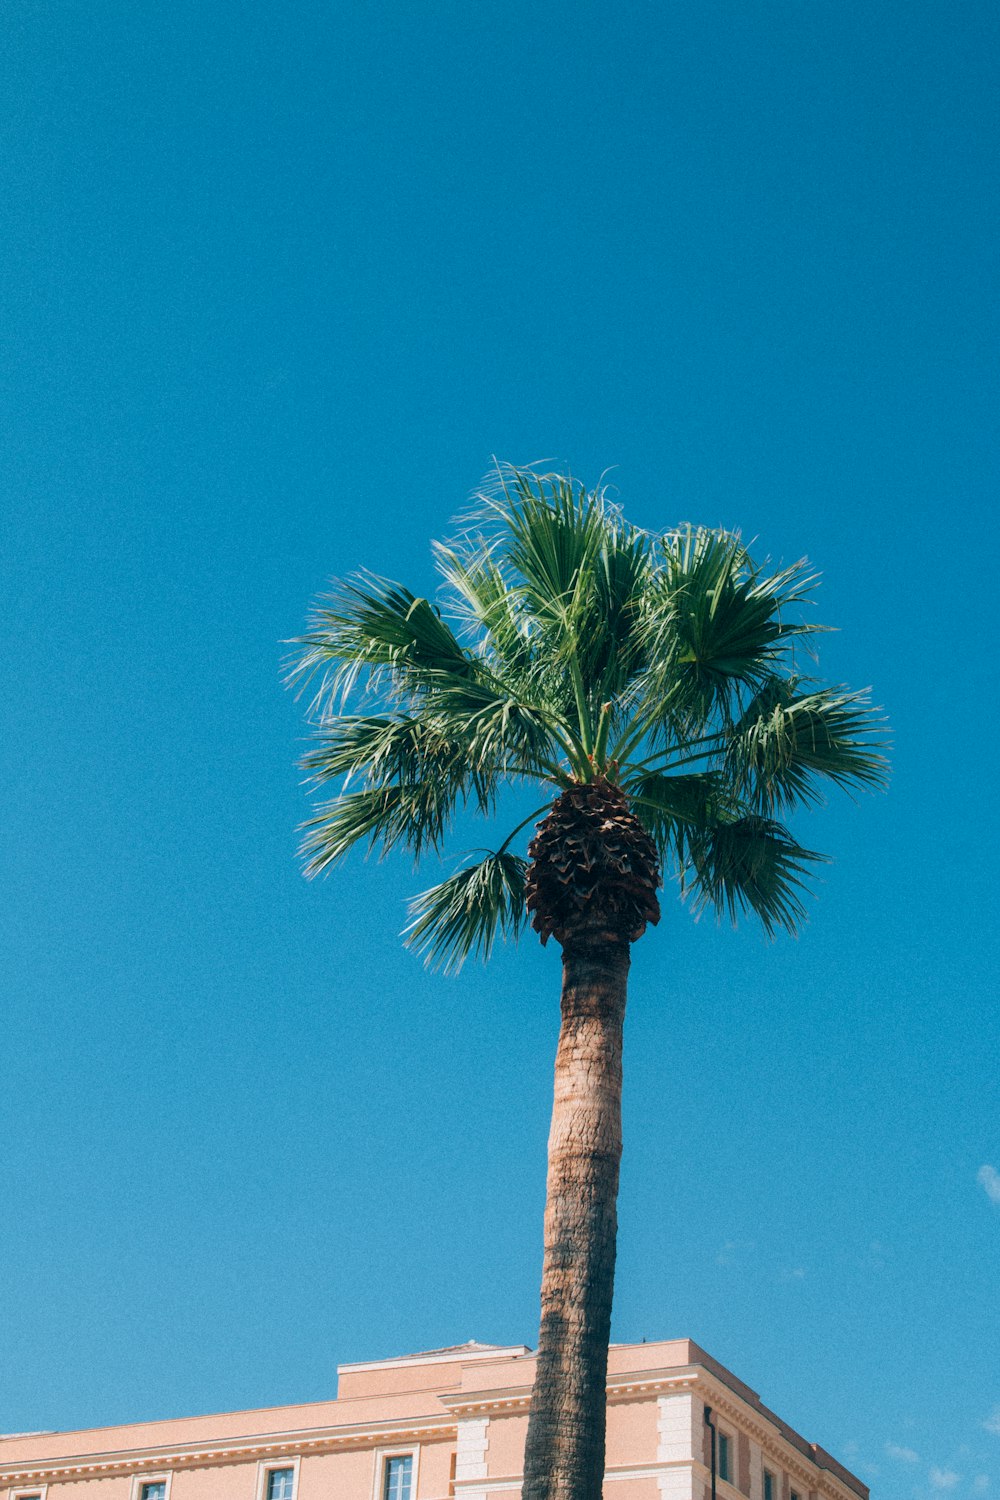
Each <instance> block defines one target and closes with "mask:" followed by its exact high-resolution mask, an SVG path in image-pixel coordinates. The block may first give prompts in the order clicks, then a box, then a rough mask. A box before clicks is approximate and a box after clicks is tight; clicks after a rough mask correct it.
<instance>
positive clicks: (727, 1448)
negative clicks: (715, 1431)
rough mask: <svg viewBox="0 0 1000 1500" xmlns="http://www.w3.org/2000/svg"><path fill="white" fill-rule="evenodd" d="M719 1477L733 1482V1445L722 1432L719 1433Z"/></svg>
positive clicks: (730, 1482)
mask: <svg viewBox="0 0 1000 1500" xmlns="http://www.w3.org/2000/svg"><path fill="white" fill-rule="evenodd" d="M719 1478H720V1479H725V1480H726V1481H727V1483H729V1484H732V1482H733V1445H732V1443H731V1442H730V1441H729V1438H728V1437H727V1436H726V1434H725V1433H724V1432H720V1433H719Z"/></svg>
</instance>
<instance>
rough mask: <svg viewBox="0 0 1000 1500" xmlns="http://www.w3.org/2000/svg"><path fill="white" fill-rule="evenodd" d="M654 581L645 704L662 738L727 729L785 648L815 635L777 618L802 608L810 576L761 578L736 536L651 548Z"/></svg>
mask: <svg viewBox="0 0 1000 1500" xmlns="http://www.w3.org/2000/svg"><path fill="white" fill-rule="evenodd" d="M659 561H660V564H661V567H660V573H659V578H658V580H657V584H656V586H655V587H653V588H652V589H650V590H649V592H648V595H647V599H646V616H645V623H644V628H645V632H646V636H647V652H648V657H649V661H650V668H649V671H648V673H647V675H646V681H645V683H644V684H643V692H644V696H645V697H646V699H647V701H652V702H653V703H655V702H657V701H659V702H660V703H662V705H663V712H662V720H661V722H662V732H663V733H664V734H665V735H666V736H667V737H671V736H677V735H678V734H681V735H683V734H687V733H691V732H692V730H693V731H695V732H697V731H698V729H699V728H700V726H703V725H705V724H706V723H708V722H709V721H710V719H711V718H712V717H713V715H718V716H720V718H721V719H722V720H723V721H724V722H728V721H731V720H732V718H733V717H735V716H737V714H738V712H739V711H741V709H740V700H741V696H743V695H744V694H745V693H746V692H747V691H750V692H752V691H755V690H756V689H757V688H758V687H759V686H760V684H761V683H762V682H763V681H764V680H765V678H766V677H767V676H768V675H769V674H770V673H771V672H772V671H773V670H774V667H775V664H776V663H778V662H780V661H781V660H782V659H783V658H785V657H787V655H788V651H789V647H790V645H791V643H792V642H793V641H794V640H795V639H796V638H797V637H799V636H802V635H807V634H810V633H812V632H813V631H815V630H818V629H820V628H821V627H820V626H818V625H815V624H812V623H804V622H802V621H796V620H789V619H788V618H787V617H786V616H785V614H784V613H783V611H785V610H787V609H788V608H789V607H790V606H792V605H798V604H801V603H802V602H803V601H805V600H806V599H808V598H809V596H810V594H811V592H812V590H813V588H814V587H815V583H816V576H815V575H814V574H812V573H810V572H808V570H807V567H806V564H805V563H804V562H803V563H797V564H795V565H794V566H793V567H790V568H785V569H782V570H780V571H779V572H776V573H771V574H769V573H767V572H765V570H764V569H763V568H762V567H759V566H757V565H756V564H755V563H754V562H753V561H752V559H751V558H750V556H749V554H748V552H747V550H746V548H745V547H744V545H743V543H742V542H741V540H740V538H739V537H738V536H735V535H733V534H731V533H728V532H722V531H709V530H706V529H704V528H701V527H694V526H686V527H683V528H681V529H680V530H678V531H675V532H670V533H668V534H667V535H666V536H664V537H663V538H662V541H661V543H660V552H659Z"/></svg>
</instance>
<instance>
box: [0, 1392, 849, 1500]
mask: <svg viewBox="0 0 1000 1500" xmlns="http://www.w3.org/2000/svg"><path fill="white" fill-rule="evenodd" d="M684 1391H689V1392H691V1393H692V1394H694V1395H696V1396H697V1397H698V1398H699V1399H702V1400H704V1401H705V1402H706V1404H708V1405H710V1406H711V1407H712V1408H713V1410H715V1411H717V1412H719V1413H720V1414H721V1415H722V1416H723V1417H724V1418H725V1417H728V1418H729V1420H730V1421H732V1422H733V1424H734V1425H735V1426H736V1427H737V1428H739V1429H740V1430H741V1431H743V1432H745V1433H747V1434H748V1435H749V1436H750V1437H752V1438H754V1439H755V1441H756V1442H757V1443H758V1444H759V1445H760V1447H761V1449H762V1451H763V1452H764V1454H765V1455H770V1456H771V1457H772V1459H773V1461H774V1463H775V1466H776V1467H777V1466H779V1465H780V1467H781V1468H783V1469H784V1470H785V1471H786V1472H787V1473H788V1474H789V1475H790V1476H792V1477H793V1478H794V1479H796V1480H798V1481H799V1482H800V1484H801V1487H802V1488H803V1489H804V1490H809V1489H812V1490H816V1491H817V1492H818V1493H819V1495H820V1496H822V1497H823V1500H864V1496H863V1495H862V1494H861V1493H860V1492H859V1491H858V1490H856V1489H854V1488H853V1487H852V1486H851V1485H848V1484H847V1483H845V1482H844V1481H843V1480H842V1479H840V1478H839V1476H837V1475H836V1474H834V1473H833V1472H832V1471H831V1470H830V1469H828V1468H826V1467H825V1465H824V1464H823V1462H822V1458H821V1456H820V1455H819V1454H817V1455H816V1456H815V1458H814V1457H812V1456H811V1455H809V1454H805V1453H803V1452H802V1451H801V1450H800V1449H799V1448H798V1447H797V1446H796V1445H795V1444H794V1443H793V1442H791V1441H790V1440H789V1439H788V1438H787V1437H786V1436H785V1434H784V1433H783V1432H782V1431H781V1429H780V1427H779V1426H778V1425H777V1424H776V1422H775V1421H773V1420H771V1418H770V1417H769V1416H768V1415H767V1414H766V1413H765V1412H763V1411H761V1410H759V1409H758V1408H757V1407H756V1406H754V1405H753V1404H751V1403H750V1402H749V1401H747V1400H746V1399H745V1398H744V1397H743V1396H741V1395H740V1394H739V1393H738V1392H736V1391H734V1390H733V1389H732V1388H731V1387H730V1386H729V1385H727V1384H726V1383H725V1382H724V1381H723V1380H722V1379H720V1378H719V1377H718V1376H717V1375H715V1374H714V1373H713V1372H712V1371H710V1370H707V1369H706V1368H705V1366H703V1365H689V1366H686V1367H684V1368H682V1369H674V1370H671V1371H669V1372H664V1371H659V1372H657V1371H638V1372H616V1373H613V1374H611V1375H610V1376H609V1378H608V1404H609V1405H612V1406H615V1405H619V1404H622V1403H624V1402H629V1401H636V1400H641V1399H644V1398H651V1397H657V1396H661V1395H671V1394H677V1393H681V1392H684ZM530 1398H531V1385H530V1384H528V1385H522V1386H506V1387H501V1388H499V1389H494V1390H485V1391H484V1390H480V1391H442V1392H438V1393H437V1399H438V1401H439V1402H440V1404H441V1405H442V1406H443V1407H444V1408H445V1409H446V1412H447V1415H444V1416H440V1415H438V1416H428V1417H413V1418H408V1419H406V1420H403V1421H401V1420H399V1419H398V1418H397V1419H389V1420H385V1421H381V1422H363V1423H352V1424H349V1425H345V1426H339V1427H312V1428H300V1429H296V1430H293V1431H285V1432H270V1433H254V1434H248V1435H246V1436H244V1437H240V1438H231V1439H226V1438H221V1439H219V1438H216V1439H208V1440H205V1441H203V1442H199V1443H187V1444H164V1445H162V1446H156V1447H145V1448H129V1449H118V1450H112V1451H107V1452H103V1453H87V1454H73V1455H68V1456H66V1457H65V1458H58V1459H52V1458H49V1459H45V1460H29V1459H21V1460H16V1461H14V1462H10V1463H4V1462H3V1461H2V1459H0V1485H3V1486H8V1487H14V1488H18V1487H22V1486H24V1485H35V1484H42V1483H46V1482H48V1481H53V1482H57V1481H60V1480H63V1481H65V1480H74V1479H92V1478H97V1477H102V1476H103V1477H112V1476H115V1475H130V1474H136V1473H141V1472H144V1471H150V1470H153V1469H158V1470H159V1469H164V1468H170V1469H182V1468H185V1469H186V1468H205V1467H208V1466H211V1465H223V1464H237V1463H246V1462H251V1461H254V1460H258V1461H259V1460H271V1459H275V1458H287V1457H296V1456H300V1455H305V1454H310V1455H316V1454H323V1453H335V1452H337V1451H339V1450H341V1449H351V1448H366V1447H370V1448H378V1447H384V1446H385V1445H386V1444H387V1443H391V1444H398V1443H409V1442H413V1443H419V1442H422V1441H428V1440H434V1441H444V1440H447V1439H449V1438H452V1439H455V1440H456V1441H457V1437H458V1423H459V1422H460V1421H464V1420H467V1419H469V1418H483V1417H485V1418H491V1417H499V1416H511V1415H515V1414H520V1413H524V1412H527V1410H528V1406H529V1402H530ZM692 1461H693V1462H694V1463H695V1465H696V1467H698V1468H699V1470H700V1468H701V1467H702V1466H700V1465H698V1463H697V1460H695V1459H694V1456H693V1455H692ZM663 1467H664V1468H668V1467H671V1465H669V1464H668V1465H664V1466H663ZM642 1468H643V1472H644V1473H653V1472H657V1473H658V1472H660V1469H661V1466H660V1465H659V1464H656V1465H643V1466H642ZM607 1477H608V1478H609V1479H615V1478H618V1477H621V1478H625V1477H628V1476H627V1475H626V1474H625V1472H624V1471H623V1472H622V1474H621V1475H619V1474H617V1473H616V1471H615V1470H614V1469H613V1468H612V1469H609V1470H608V1475H607ZM520 1482H521V1481H520V1478H519V1477H518V1478H511V1480H510V1481H509V1483H508V1482H506V1481H502V1480H494V1479H490V1480H488V1481H485V1483H484V1481H483V1480H478V1481H477V1480H467V1481H459V1482H458V1483H457V1484H456V1486H455V1489H456V1494H460V1493H462V1492H463V1491H466V1490H468V1491H477V1492H479V1491H482V1490H484V1489H494V1488H495V1489H513V1488H518V1487H519V1485H520ZM736 1493H737V1492H735V1491H734V1494H736Z"/></svg>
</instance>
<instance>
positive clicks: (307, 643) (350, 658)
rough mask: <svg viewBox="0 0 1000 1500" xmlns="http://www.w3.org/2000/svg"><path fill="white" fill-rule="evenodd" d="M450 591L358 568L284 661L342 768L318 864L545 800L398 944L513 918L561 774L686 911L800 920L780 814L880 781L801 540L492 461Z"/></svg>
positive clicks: (501, 928) (498, 928)
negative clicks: (615, 800)
mask: <svg viewBox="0 0 1000 1500" xmlns="http://www.w3.org/2000/svg"><path fill="white" fill-rule="evenodd" d="M434 553H435V559H436V563H437V567H438V570H439V572H440V574H441V579H442V583H441V589H440V593H439V600H438V602H433V601H431V600H429V599H426V598H422V597H419V596H417V595H414V594H413V593H411V592H410V591H409V590H408V589H407V588H405V587H403V586H402V585H401V584H398V583H394V582H391V581H390V580H388V579H385V578H381V577H378V576H377V575H375V574H372V573H360V574H357V575H355V576H353V577H351V578H348V579H345V580H343V581H340V582H338V583H336V584H335V585H334V586H333V590H332V592H331V593H330V594H329V595H328V596H325V597H324V598H322V599H321V600H320V601H319V603H318V604H317V606H316V608H315V610H314V613H313V615H312V617H311V619H310V621H309V628H308V630H307V633H306V634H305V635H304V636H303V637H301V639H300V640H299V641H298V642H296V645H297V647H298V652H297V655H296V658H295V660H294V662H293V664H292V667H291V670H290V673H289V677H290V680H291V681H293V682H295V683H298V684H300V685H304V684H305V683H309V684H311V688H312V694H313V695H312V699H311V703H310V718H311V721H312V724H313V728H314V735H315V739H314V743H313V745H312V747H311V748H310V750H309V751H308V753H307V755H306V756H305V758H304V761H303V765H304V767H305V769H306V770H307V772H308V774H309V776H310V778H311V780H312V782H313V783H314V784H315V786H316V787H317V788H319V789H325V788H327V787H328V786H329V785H330V784H334V785H335V786H336V791H335V793H334V795H333V796H332V797H329V798H324V799H323V800H321V801H320V803H319V805H318V807H317V809H316V812H315V814H314V816H312V817H311V818H310V819H309V820H308V822H307V823H306V824H305V839H304V843H303V855H304V858H305V860H306V870H307V873H309V874H310V875H316V874H321V873H325V872H326V871H327V870H329V869H330V868H331V867H332V866H333V865H335V864H336V863H337V862H338V861H339V860H340V859H342V858H343V856H344V855H345V854H346V853H347V852H348V850H350V849H351V848H352V847H353V846H354V845H356V844H362V845H364V846H367V847H368V848H369V849H372V850H375V851H377V852H378V853H379V854H386V853H388V852H389V851H391V850H393V849H396V848H400V849H406V850H409V851H410V852H411V853H412V854H413V855H414V856H415V857H416V858H417V859H418V860H419V858H420V857H421V856H422V855H424V854H426V853H428V852H431V853H434V854H441V853H443V852H444V850H445V845H446V840H447V837H448V834H449V832H450V831H451V829H452V826H453V823H454V820H455V818H456V816H457V814H458V813H459V812H460V811H461V810H462V809H469V810H471V811H473V812H475V813H478V814H481V815H482V816H483V817H484V818H485V819H486V820H488V821H489V822H490V823H495V821H496V817H497V813H498V803H499V799H500V794H501V791H502V789H503V788H504V787H505V786H506V785H508V784H509V783H511V782H515V783H525V784H530V785H535V786H537V787H538V788H539V789H540V790H541V795H542V798H543V801H542V805H541V806H540V807H539V808H538V809H537V810H536V811H535V812H533V813H532V814H531V815H530V816H529V817H528V818H527V819H525V820H523V821H522V822H521V823H520V824H519V825H518V826H517V827H516V828H514V829H512V830H510V831H509V832H508V831H506V830H503V829H501V833H504V835H505V836H504V837H502V838H497V839H494V840H493V841H491V845H490V847H489V848H488V849H486V850H481V851H477V853H476V857H475V858H474V859H471V860H470V861H469V862H467V863H466V864H464V865H463V866H462V867H461V868H459V869H458V870H456V871H455V872H454V873H453V874H451V875H449V876H448V877H447V878H446V879H444V880H443V881H441V882H440V883H439V884H437V885H434V886H432V887H431V888H430V889H429V890H425V891H424V892H422V893H421V894H419V895H417V896H416V897H415V898H414V899H413V901H412V903H411V911H410V922H409V925H408V927H407V929H406V939H407V942H408V943H409V944H410V945H411V946H413V947H414V948H416V949H418V950H421V951H423V952H424V953H425V954H426V955H427V957H428V959H429V960H430V961H431V962H432V963H435V964H438V965H440V966H442V967H444V968H446V969H455V968H457V967H458V966H460V964H461V963H462V962H463V960H464V959H465V958H466V957H468V956H469V955H470V954H478V955H480V956H482V957H487V956H488V955H489V953H490V951H491V948H492V946H493V944H494V942H495V940H496V938H497V937H498V936H504V937H516V936H517V935H518V933H519V932H520V930H521V929H522V927H523V925H524V923H525V921H526V910H525V875H526V869H527V862H526V860H525V858H524V857H523V855H522V854H520V853H518V852H517V845H518V839H519V836H523V837H524V839H526V837H527V835H526V834H525V833H524V830H525V829H526V828H527V826H528V825H529V824H530V823H531V822H533V821H534V820H535V819H536V818H537V817H538V816H540V815H541V814H542V813H544V812H545V811H547V809H548V807H549V806H550V805H551V802H552V800H553V799H554V798H555V797H557V796H558V795H559V794H560V793H561V792H562V791H564V790H565V789H566V788H567V787H570V786H573V785H575V784H579V783H586V782H590V781H593V780H595V779H597V778H604V779H605V780H606V781H608V782H610V783H612V784H613V785H616V786H618V787H619V788H620V789H621V791H622V792H623V793H624V794H625V795H626V797H627V798H628V801H629V804H630V806H631V808H632V809H633V811H634V812H635V815H636V816H637V817H638V818H639V820H640V821H641V823H642V824H643V825H644V827H645V828H646V829H647V831H648V832H649V834H650V835H651V837H652V838H653V840H654V841H655V844H656V847H657V850H658V852H659V856H660V860H661V862H662V866H663V868H664V870H665V871H669V872H672V873H673V874H674V875H675V876H676V877H677V879H678V881H679V885H680V890H681V892H682V894H683V896H684V897H685V898H686V899H687V900H688V901H689V902H690V904H691V905H692V907H693V909H694V910H695V912H700V911H702V910H703V909H705V908H713V909H714V910H715V911H717V912H718V913H719V914H720V916H725V917H728V918H730V919H731V920H732V921H733V922H735V921H736V919H737V917H738V916H740V915H741V914H743V913H753V914H755V915H756V917H758V918H759V919H760V922H761V923H762V925H763V927H764V930H765V931H766V932H767V933H768V934H769V935H772V934H773V933H774V932H776V931H777V930H779V929H782V928H783V929H785V930H787V931H789V932H794V931H796V930H797V928H798V927H799V925H800V923H801V922H802V920H803V918H804V916H805V907H804V902H803V895H804V893H805V889H806V886H807V881H808V875H809V871H810V868H811V867H812V866H813V865H814V864H815V862H816V861H817V860H820V859H821V858H822V856H821V855H819V854H817V853H815V852H814V851H812V850H810V849H807V848H805V847H803V846H802V845H801V844H800V843H799V842H798V840H797V839H796V838H795V836H794V835H793V834H792V833H791V831H790V830H789V828H788V827H787V826H786V823H785V821H783V820H784V819H786V818H787V817H788V815H789V814H790V813H792V812H794V811H795V810H796V809H798V808H801V807H804V806H808V805H810V804H814V803H816V802H818V801H821V800H822V799H823V796H824V792H825V789H826V788H827V787H828V786H830V785H833V786H838V787H842V788H844V789H846V790H848V791H854V790H859V789H866V788H867V789H874V788H878V787H880V786H882V785H883V784H884V782H885V780H886V774H887V771H886V759H885V756H884V754H883V750H884V743H883V739H882V732H883V725H882V720H881V718H880V716H879V714H878V713H877V712H876V711H875V710H874V709H873V708H872V707H871V705H870V703H869V699H868V695H867V693H865V692H857V691H851V690H850V689H848V688H846V687H844V686H831V685H828V684H824V683H822V682H821V681H819V680H818V679H817V678H816V677H815V676H814V675H813V674H812V671H811V670H810V669H811V668H812V667H813V666H814V664H815V653H814V649H813V646H814V643H813V641H812V639H811V638H812V637H814V636H816V635H817V634H818V633H819V632H821V631H822V630H823V628H824V627H823V626H821V625H819V624H817V623H816V622H815V621H812V620H810V619H808V618H805V617H804V615H803V607H804V606H807V605H809V604H811V603H812V599H813V595H814V591H815V589H816V585H817V582H818V578H817V575H816V573H814V572H813V571H811V569H810V568H809V566H808V565H807V564H806V562H805V561H800V562H797V563H795V564H793V565H792V566H790V567H782V568H772V567H771V565H770V564H768V563H767V562H766V561H765V562H755V561H754V559H753V558H752V557H751V555H750V553H749V551H748V549H747V548H746V546H745V545H744V544H743V542H742V541H741V539H740V537H739V535H737V534H734V533H732V532H727V531H721V530H712V529H709V528H705V527H699V526H694V525H684V526H680V527H677V528H676V529H673V530H669V531H663V532H649V531H644V530H641V529H639V528H638V527H635V526H633V525H631V524H630V523H629V522H628V521H627V520H626V519H625V518H624V516H623V515H622V513H621V510H620V508H619V507H618V506H617V505H616V504H614V503H613V502H612V501H611V499H610V497H609V495H608V493H607V491H606V489H605V488H603V487H598V488H596V489H592V490H588V489H587V488H586V487H585V486H584V485H583V484H581V483H580V482H579V481H577V480H575V479H573V478H571V477H568V476H565V475H561V474H540V473H536V472H534V471H531V470H524V469H516V468H508V467H500V468H498V470H497V472H496V476H495V483H493V484H492V485H490V486H489V487H488V488H484V490H483V491H482V492H481V493H480V494H479V495H478V496H477V497H476V499H475V503H474V506H473V508H472V510H471V511H470V513H469V514H468V515H467V516H466V517H465V518H464V519H463V521H462V522H461V523H460V524H459V526H458V528H457V534H456V536H455V537H454V538H453V539H451V540H449V541H446V542H441V543H437V544H435V547H434Z"/></svg>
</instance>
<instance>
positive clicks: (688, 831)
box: [622, 771, 729, 866]
mask: <svg viewBox="0 0 1000 1500" xmlns="http://www.w3.org/2000/svg"><path fill="white" fill-rule="evenodd" d="M622 790H623V791H625V792H626V793H627V795H628V798H629V801H630V802H631V803H632V806H633V807H634V808H635V813H636V816H637V817H638V819H639V821H640V822H641V823H642V824H643V825H644V826H645V828H646V829H647V830H648V831H649V833H650V834H651V835H652V837H653V838H654V840H655V841H656V845H657V848H658V849H659V851H660V858H661V860H662V861H663V862H664V864H668V863H670V862H672V861H675V862H677V863H678V864H679V865H681V866H683V865H684V863H685V861H686V858H687V846H688V840H689V838H690V837H692V836H693V837H697V836H698V835H699V834H700V833H701V832H702V831H703V830H705V829H706V828H708V827H710V826H711V825H712V824H713V823H714V822H715V821H716V820H717V818H718V817H719V814H720V810H721V809H722V808H724V807H725V808H727V809H728V807H729V799H728V796H727V790H726V787H725V785H724V783H723V779H722V776H721V775H720V773H719V772H718V771H695V772H692V773H690V774H688V775H675V776H669V775H665V774H664V773H663V772H661V771H638V772H634V773H633V774H632V775H631V776H629V777H628V778H627V779H626V780H624V781H623V782H622Z"/></svg>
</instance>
